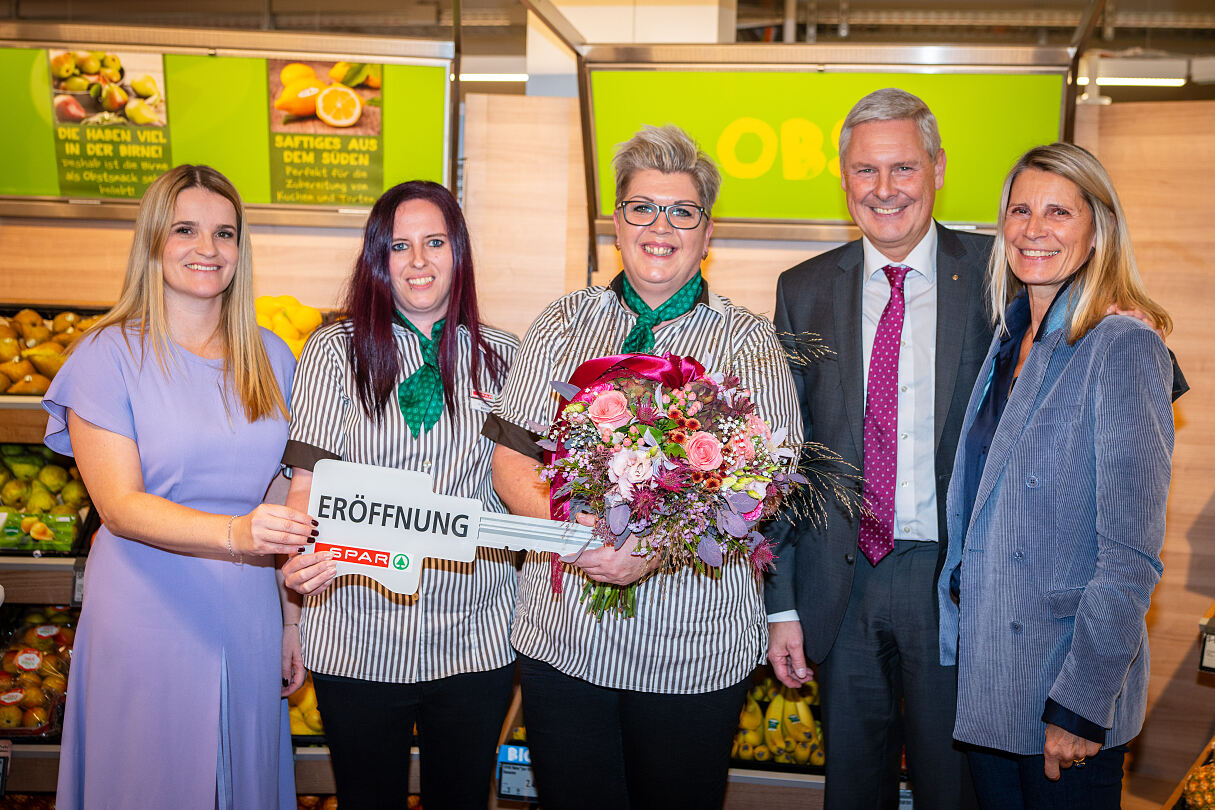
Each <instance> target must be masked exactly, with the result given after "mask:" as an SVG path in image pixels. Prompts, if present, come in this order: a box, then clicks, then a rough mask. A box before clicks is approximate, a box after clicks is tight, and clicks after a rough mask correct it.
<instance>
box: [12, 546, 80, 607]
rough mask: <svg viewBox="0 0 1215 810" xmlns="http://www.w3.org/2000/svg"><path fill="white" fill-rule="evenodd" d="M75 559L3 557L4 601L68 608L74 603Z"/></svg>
mask: <svg viewBox="0 0 1215 810" xmlns="http://www.w3.org/2000/svg"><path fill="white" fill-rule="evenodd" d="M75 565H76V558H75V557H0V585H3V586H4V601H5V602H8V603H14V602H18V603H22V604H35V605H66V604H68V603H70V602H71V601H72V583H73V575H72V571H73V569H74V567H75Z"/></svg>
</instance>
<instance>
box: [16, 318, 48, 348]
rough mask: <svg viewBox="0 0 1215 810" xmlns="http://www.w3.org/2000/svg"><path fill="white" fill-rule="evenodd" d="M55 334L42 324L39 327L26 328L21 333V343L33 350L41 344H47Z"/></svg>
mask: <svg viewBox="0 0 1215 810" xmlns="http://www.w3.org/2000/svg"><path fill="white" fill-rule="evenodd" d="M52 334H54V333H53V332H51V330H50V329H47V328H46V327H45V326H43V325H42V324H39V325H37V326H26V327H25V328H24V329H23V330H22V332H21V343H22V345H24V346H25V348H27V349H32V348H34V347H35V346H37V345H38V344H39V343H46V342H47V341H48V340H50V339H51V335H52Z"/></svg>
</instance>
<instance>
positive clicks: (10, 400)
mask: <svg viewBox="0 0 1215 810" xmlns="http://www.w3.org/2000/svg"><path fill="white" fill-rule="evenodd" d="M0 412H2V414H3V415H0V443H5V444H8V443H23V444H42V437H43V435H44V434H45V433H46V420H47V413H46V411H44V410H43V409H42V400H41V399H40V398H38V397H29V396H17V395H16V394H0Z"/></svg>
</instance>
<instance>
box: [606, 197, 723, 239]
mask: <svg viewBox="0 0 1215 810" xmlns="http://www.w3.org/2000/svg"><path fill="white" fill-rule="evenodd" d="M616 207H617V208H620V209H622V210H623V211H624V221H625V222H627V223H629V224H630V225H637V226H638V227H641V228H644V227H646V226H647V225H653V224H654V223H655V222H656V221H657V220H658V215H659V214H666V215H667V222H669V223H670V224H671V227H672V228H679V229H680V230H683V231H690V230H692V229H693V228H695V227H697V226H698V225H700V221H701V220H702V219H704V217H705V209H704V208H702V207H701V206H699V205H694V204H692V203H671V204H670V205H659V204H658V203H653V202H650V201H649V200H625V201H624V202H622V203H620V205H618V206H616Z"/></svg>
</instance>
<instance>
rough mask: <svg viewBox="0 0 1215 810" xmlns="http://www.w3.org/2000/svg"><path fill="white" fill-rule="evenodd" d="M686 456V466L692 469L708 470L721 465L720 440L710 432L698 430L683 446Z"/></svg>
mask: <svg viewBox="0 0 1215 810" xmlns="http://www.w3.org/2000/svg"><path fill="white" fill-rule="evenodd" d="M683 451H684V452H685V453H687V456H688V466H689V467H691V468H692V469H693V470H700V471H701V472H709V471H710V470H716V469H717V468H718V467H720V466H721V442H719V441H717V439H716V438H715V437H714V436H713V434H711V433H705V432H704V431H703V430H698V431H697V432H695V433H693V434H692V435H691V436H690V437H689V438H688V441H687V442H686V443H685V444H684V446H683Z"/></svg>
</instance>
